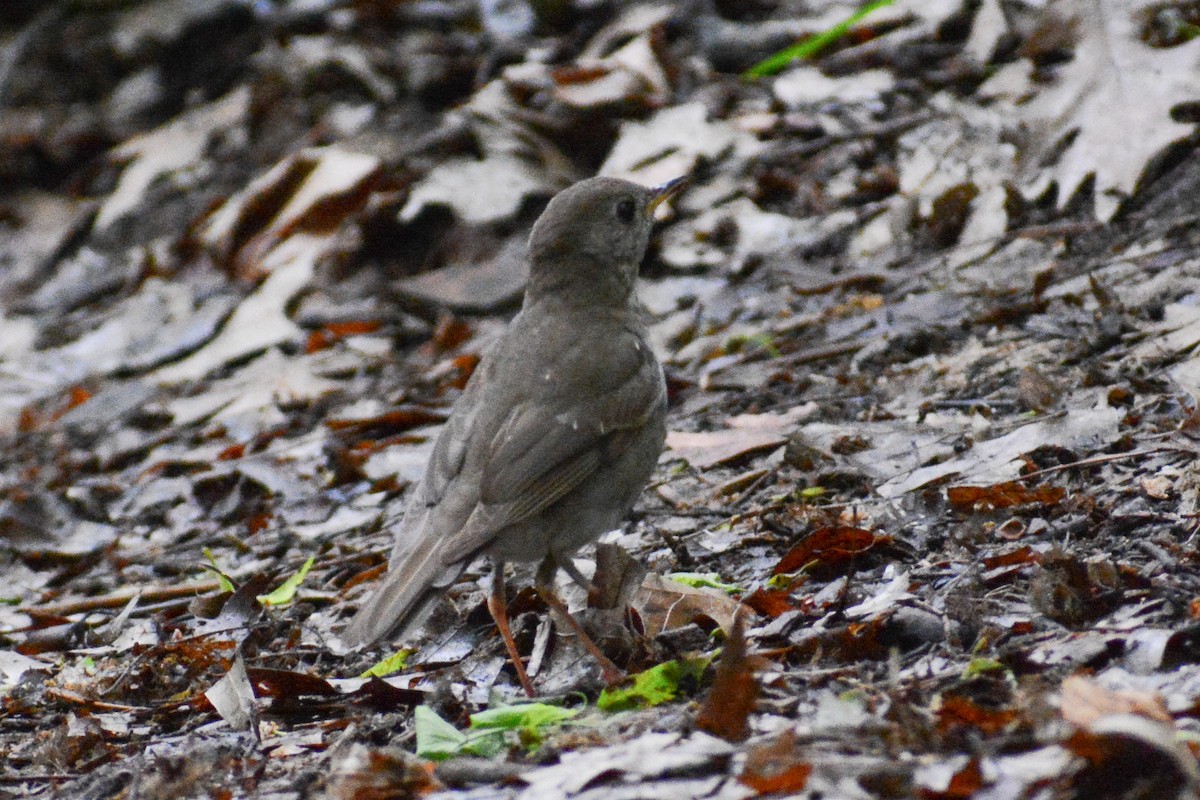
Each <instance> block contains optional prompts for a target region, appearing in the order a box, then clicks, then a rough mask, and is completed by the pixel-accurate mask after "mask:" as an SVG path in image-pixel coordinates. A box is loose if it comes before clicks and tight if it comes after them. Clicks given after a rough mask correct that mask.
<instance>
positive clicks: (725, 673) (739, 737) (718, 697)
mask: <svg viewBox="0 0 1200 800" xmlns="http://www.w3.org/2000/svg"><path fill="white" fill-rule="evenodd" d="M757 699H758V680H757V679H756V678H755V676H754V663H753V661H752V659H751V658H750V657H749V656H748V654H747V653H746V625H745V621H744V619H743V617H742V615H741V614H738V615H737V616H736V617H735V618H734V621H733V630H732V631H730V633H729V638H728V639H726V640H725V647H724V649H723V650H722V651H721V660H720V661H719V662H718V663H717V675H716V677H715V678H714V679H713V685H712V689H710V690H709V692H708V696H707V697H706V698H705V699H704V705H702V706H701V707H700V713H699V714H697V715H696V726H697V727H698V728H700V730H702V731H707V732H708V733H711V734H712V735H713V736H719V737H721V738H722V739H724V740H726V741H728V742H740V741H743V740H744V739H745V738H746V737H747V736H749V735H750V712H751V711H753V710H754V701H755V700H757Z"/></svg>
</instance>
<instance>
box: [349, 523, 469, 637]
mask: <svg viewBox="0 0 1200 800" xmlns="http://www.w3.org/2000/svg"><path fill="white" fill-rule="evenodd" d="M419 529H420V527H418V528H417V530H419ZM414 539H415V542H414V544H413V546H412V549H410V550H409V551H407V552H405V553H403V554H397V555H396V557H393V558H392V561H391V564H390V565H389V567H388V574H387V576H386V577H385V578H384V579H383V583H382V584H381V585H380V586H379V588H378V589H376V590H375V592H374V594H372V595H371V596H370V597H369V598H367V600H366V601H365V602H364V603H363V604H362V605H361V606H359V609H358V612H357V613H355V615H354V616H353V617H352V618H351V619H350V622H349V623H348V624H347V625H346V627H345V628H344V629H343V630H342V633H341V638H342V642H343V643H345V644H346V645H347V646H349V647H364V646H366V645H369V644H372V643H373V642H375V641H377V640H379V639H382V638H383V637H384V636H387V635H389V634H393V633H396V632H398V631H400V630H402V629H407V628H408V627H409V626H411V625H412V624H414V623H416V622H420V621H421V619H422V618H423V617H424V614H423V613H422V612H424V611H426V610H428V609H429V608H430V607H431V604H430V602H429V601H430V600H432V599H433V594H432V592H431V590H432V589H434V588H440V587H444V586H447V585H449V584H450V583H453V582H454V580H455V578H457V577H458V575H459V573H461V572H462V570H463V567H465V566H466V564H465V562H459V563H457V564H452V565H447V564H445V563H444V562H443V560H442V552H441V551H442V546H441V544H442V543H441V541H440V540H438V539H436V538H431V537H424V536H415V537H414Z"/></svg>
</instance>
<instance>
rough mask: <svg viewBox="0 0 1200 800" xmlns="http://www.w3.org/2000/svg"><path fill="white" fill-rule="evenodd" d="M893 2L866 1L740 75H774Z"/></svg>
mask: <svg viewBox="0 0 1200 800" xmlns="http://www.w3.org/2000/svg"><path fill="white" fill-rule="evenodd" d="M894 2H895V0H875V2H873V3H868V4H867V5H865V6H863V7H862V8H860V9H859V10H858V11H855V12H854V13H853V14H851V15H850V16H849V17H846V19H844V20H842V21H841V22H839V23H837V24H836V25H834V26H832V27H830V28H828V29H827V30H824V31H821V32H820V33H818V34H816V35H814V36H809V37H808V38H807V39H804V40H803V41H800V42H797V43H796V44H794V45H792V46H791V47H788V48H785V49H783V50H780V51H779V52H778V53H776V54H775V55H773V56H771V57H769V58H767V59H764V60H763V61H760V62H758V63H757V64H755V65H754V66H753V67H751V68H750V69H748V70H746V71H745V72H743V73H742V77H743V78H765V77H766V76H768V75H774V74H775V73H776V72H779V71H780V70H782V69H783V68H784V67H786V66H788V65H789V64H791V63H792V62H793V61H800V60H801V59H805V58H811V57H812V56H814V55H816V54H817V53H819V52H821V51H822V50H824V49H825V48H826V47H828V46H829V45H831V44H833V43H834V42H836V41H837V40H838V39H841V38H842V37H843V36H845V35H846V34H847V33H849V31H850V29H851V28H853V27H854V26H855V25H857V24H858V23H859V22H861V21H862V20H863V18H865V17H866V16H867V15H868V14H870V13H872V12H873V11H876V10H878V9H880V8H883V7H884V6H890V5H891V4H892V3H894Z"/></svg>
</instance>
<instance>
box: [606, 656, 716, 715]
mask: <svg viewBox="0 0 1200 800" xmlns="http://www.w3.org/2000/svg"><path fill="white" fill-rule="evenodd" d="M708 662H709V659H708V658H689V659H687V660H686V661H668V662H666V663H665V664H659V665H658V666H657V667H651V668H650V669H648V670H646V671H645V672H639V673H638V674H636V675H634V676H632V679H633V685H632V686H628V687H619V688H616V689H605V690H604V691H603V692H601V693H600V697H599V699H597V700H596V706H597V707H598V708H600V709H602V710H604V711H629V710H632V709H635V708H650V707H651V706H657V705H661V704H663V703H666V702H668V701H670V700H674V699H675V696H676V695H677V694H679V691H680V684H682V683H683V682H684V681H685V680H689V679H690V680H693V681H694V680H699V678H700V675H701V674H703V672H704V669H705V667H707V666H708Z"/></svg>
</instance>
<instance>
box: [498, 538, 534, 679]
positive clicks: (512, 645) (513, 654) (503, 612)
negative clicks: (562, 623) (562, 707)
mask: <svg viewBox="0 0 1200 800" xmlns="http://www.w3.org/2000/svg"><path fill="white" fill-rule="evenodd" d="M487 606H488V611H490V612H491V614H492V619H493V620H495V622H496V627H497V628H498V629H499V630H500V638H502V639H504V648H505V649H506V650H508V658H509V660H510V661H512V665H513V668H514V669H516V671H517V680H518V681H520V682H521V688H522V689H524V690H525V694H526V695H528V696H529V697H537V692H535V691H534V690H533V682H532V681H530V680H529V673H528V672H526V671H525V664H524V663H523V662H522V661H521V654H520V653H518V652H517V643H516V642H515V641H514V640H513V635H512V630H511V629H510V628H509V627H508V603H507V601H506V600H505V598H504V562H503V561H500V560H499V559H495V560H493V561H492V590H491V592H489V593H488V601H487Z"/></svg>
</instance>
